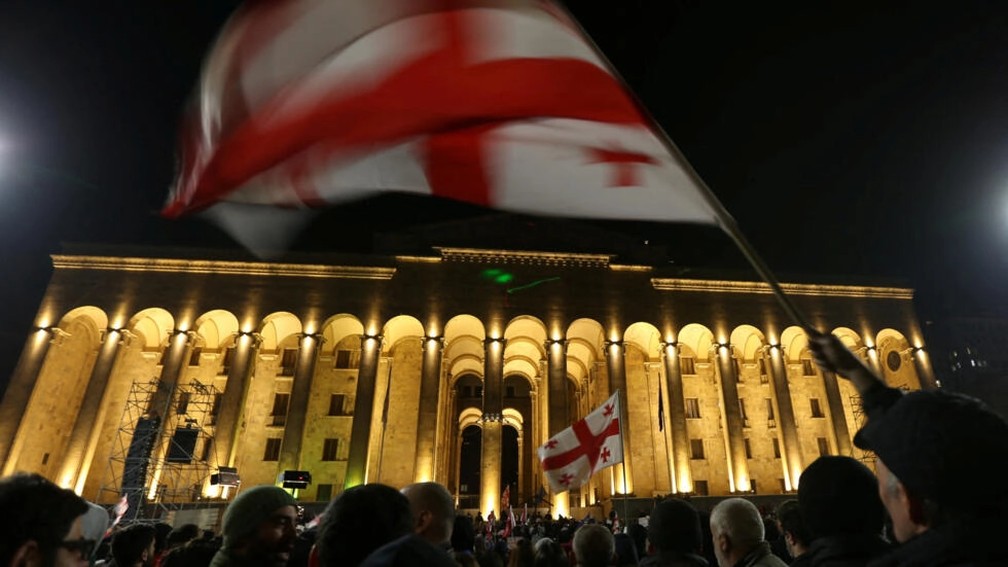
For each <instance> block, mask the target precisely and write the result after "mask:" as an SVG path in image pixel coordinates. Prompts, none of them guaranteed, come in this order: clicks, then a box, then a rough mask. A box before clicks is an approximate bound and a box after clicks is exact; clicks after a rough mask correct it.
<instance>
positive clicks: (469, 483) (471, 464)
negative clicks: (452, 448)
mask: <svg viewBox="0 0 1008 567" xmlns="http://www.w3.org/2000/svg"><path fill="white" fill-rule="evenodd" d="M482 454H483V435H482V431H480V428H479V426H478V425H470V426H468V427H466V428H465V429H463V430H462V441H461V444H460V447H459V476H458V478H459V485H458V506H459V508H479V497H480V462H481V456H482Z"/></svg>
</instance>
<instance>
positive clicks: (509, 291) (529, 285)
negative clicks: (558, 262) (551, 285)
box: [507, 276, 560, 293]
mask: <svg viewBox="0 0 1008 567" xmlns="http://www.w3.org/2000/svg"><path fill="white" fill-rule="evenodd" d="M558 279H560V277H559V276H557V277H554V278H543V279H541V280H536V281H534V282H532V283H527V284H525V285H520V286H518V287H512V288H508V290H507V292H508V293H514V292H516V291H521V290H523V289H528V288H530V287H535V286H537V285H539V284H544V283H546V282H552V281H556V280H558Z"/></svg>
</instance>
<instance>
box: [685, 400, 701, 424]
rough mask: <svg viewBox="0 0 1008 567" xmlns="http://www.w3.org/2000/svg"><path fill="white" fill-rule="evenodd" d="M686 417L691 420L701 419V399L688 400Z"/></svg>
mask: <svg viewBox="0 0 1008 567" xmlns="http://www.w3.org/2000/svg"><path fill="white" fill-rule="evenodd" d="M686 417H687V418H689V419H700V399H699V398H686Z"/></svg>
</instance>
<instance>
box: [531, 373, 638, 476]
mask: <svg viewBox="0 0 1008 567" xmlns="http://www.w3.org/2000/svg"><path fill="white" fill-rule="evenodd" d="M538 453H539V461H540V462H541V463H542V469H543V474H544V475H545V476H546V481H547V482H548V483H549V485H550V488H551V489H553V492H563V491H565V490H571V489H574V488H577V487H579V486H581V485H583V484H584V483H586V482H588V479H590V478H591V476H592V475H593V474H595V473H596V472H598V471H600V470H602V469H605V468H608V467H611V466H613V465H615V464H616V463H622V462H623V436H622V435H621V432H620V411H619V392H618V391H617V392H616V393H615V394H613V396H612V397H611V398H609V399H608V400H607V401H606V402H605V403H604V404H602V405H601V406H599V407H598V408H596V409H595V411H593V412H591V413H590V414H588V415H587V416H586V417H585V418H584V419H582V420H580V421H578V422H577V423H575V424H574V425H571V426H570V427H568V428H567V429H564V430H563V431H561V432H559V433H557V434H556V435H554V436H553V437H551V438H550V440H549V441H547V442H546V444H545V445H543V446H541V447H539V449H538Z"/></svg>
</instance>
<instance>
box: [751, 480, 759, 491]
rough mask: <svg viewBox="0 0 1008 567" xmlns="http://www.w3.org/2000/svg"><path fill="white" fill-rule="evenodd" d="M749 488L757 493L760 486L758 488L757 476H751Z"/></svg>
mask: <svg viewBox="0 0 1008 567" xmlns="http://www.w3.org/2000/svg"><path fill="white" fill-rule="evenodd" d="M749 490H751V491H752V493H753V494H756V492H757V491H758V490H759V489H758V488H756V479H755V478H750V479H749Z"/></svg>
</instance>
